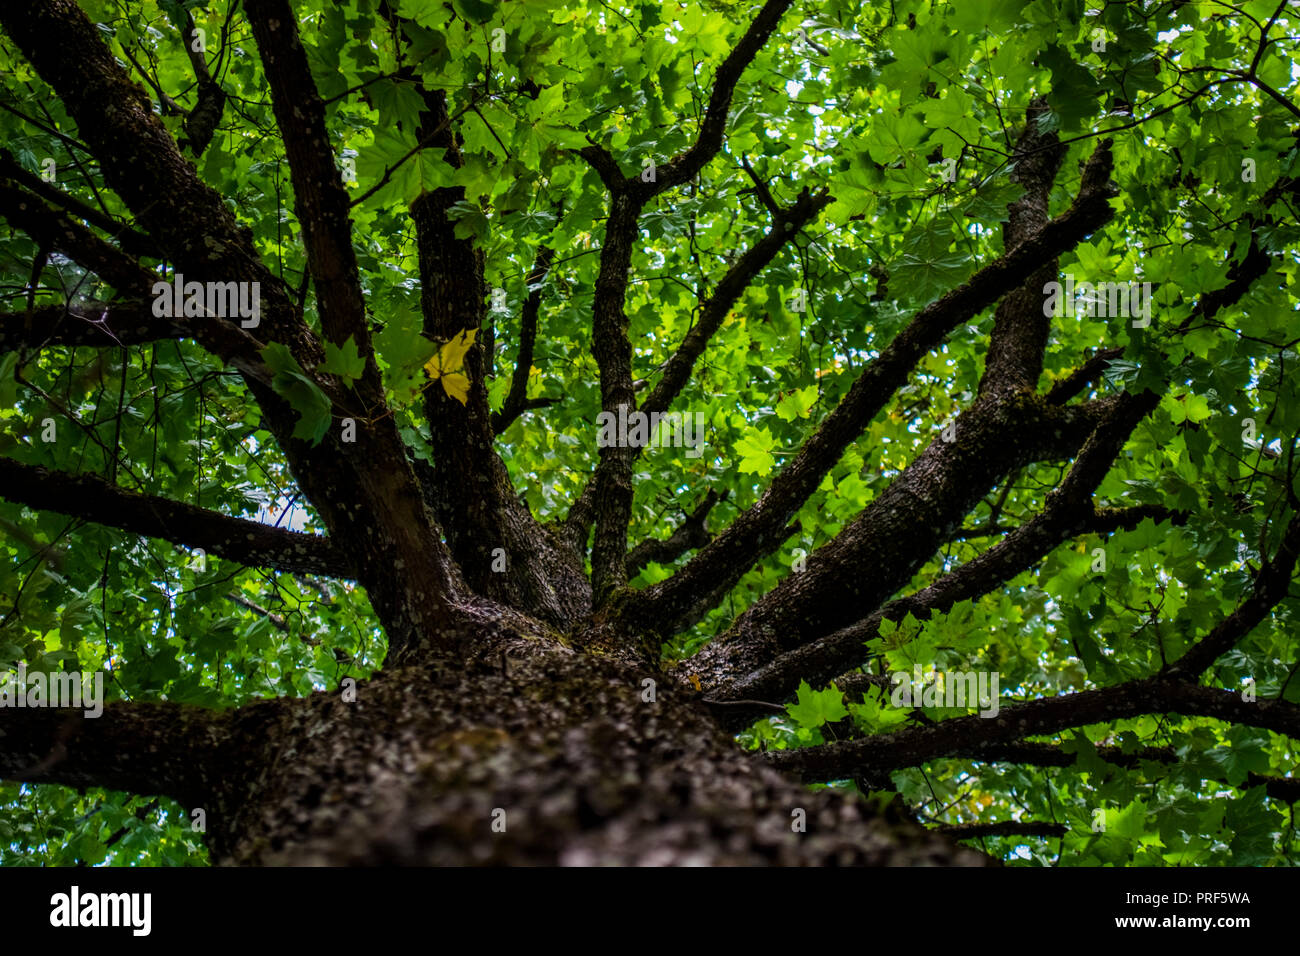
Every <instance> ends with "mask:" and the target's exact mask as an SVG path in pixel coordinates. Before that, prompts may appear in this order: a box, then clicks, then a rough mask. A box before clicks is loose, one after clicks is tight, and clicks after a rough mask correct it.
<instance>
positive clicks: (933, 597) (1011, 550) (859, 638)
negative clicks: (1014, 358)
mask: <svg viewBox="0 0 1300 956" xmlns="http://www.w3.org/2000/svg"><path fill="white" fill-rule="evenodd" d="M1158 403H1159V397H1158V396H1156V395H1154V394H1153V393H1150V392H1147V393H1144V394H1143V395H1142V396H1133V395H1125V396H1122V397H1121V398H1120V399H1118V400H1116V401H1115V403H1114V404H1113V405H1111V406H1110V412H1109V414H1108V415H1107V417H1106V419H1105V420H1104V421H1103V422H1102V424H1100V425H1099V426H1098V427H1097V429H1096V430H1095V431H1094V432H1093V433H1092V434H1091V435H1090V436H1089V437H1088V439H1087V440H1086V441H1085V442H1084V443H1083V447H1082V448H1081V449H1080V451H1079V454H1078V457H1077V458H1076V460H1075V462H1074V465H1073V466H1072V467H1071V469H1070V471H1069V473H1068V474H1067V475H1066V477H1065V478H1064V479H1063V480H1062V482H1061V484H1060V485H1058V486H1057V487H1056V488H1054V489H1052V490H1051V491H1050V492H1048V494H1047V498H1046V501H1045V503H1044V506H1043V510H1042V511H1040V512H1039V513H1038V514H1037V515H1035V516H1034V517H1033V518H1031V519H1030V520H1029V521H1026V522H1025V523H1024V524H1022V525H1021V526H1020V527H1018V528H1016V529H1015V530H1014V531H1012V532H1010V533H1009V534H1008V535H1007V536H1006V537H1005V538H1003V539H1002V540H1001V541H999V542H998V543H997V544H996V545H994V546H993V547H991V548H989V549H988V550H987V551H984V552H981V553H980V554H979V555H977V556H976V557H974V558H973V559H972V560H971V561H969V562H968V563H966V564H964V565H962V566H961V567H960V568H958V569H957V570H955V571H953V572H951V573H949V574H946V575H944V576H943V577H941V578H939V580H937V581H936V582H935V583H934V584H931V585H930V586H929V587H926V588H923V589H921V590H920V591H917V592H916V593H915V594H910V595H907V596H905V597H901V598H897V599H895V600H893V601H890V602H889V603H888V604H886V605H885V606H884V607H883V608H881V609H880V610H878V611H876V612H875V613H873V614H871V615H870V616H869V617H867V618H865V619H864V620H860V621H857V622H855V623H853V624H850V625H848V626H845V627H842V628H840V629H839V630H837V631H834V632H832V633H830V634H827V635H826V636H824V637H820V638H818V639H817V640H814V641H812V642H810V643H805V644H803V645H802V646H797V647H794V648H793V649H791V650H787V651H786V652H785V653H783V654H781V655H780V656H777V657H776V658H775V659H774V660H772V661H770V662H767V663H764V664H763V665H762V666H760V667H758V668H756V669H753V670H746V671H743V672H742V676H741V677H739V679H736V680H734V681H732V682H729V683H728V684H726V685H724V686H723V687H721V688H719V689H718V690H717V691H715V692H714V695H715V696H718V697H722V698H724V699H725V698H731V697H748V698H758V699H761V700H783V699H784V698H785V697H787V696H789V695H790V694H791V693H793V691H794V689H795V687H796V686H797V684H798V682H799V681H800V680H808V681H809V682H813V683H817V682H825V681H829V680H831V679H832V678H833V677H834V676H835V675H836V674H837V673H840V672H841V671H843V670H845V669H846V668H849V667H852V666H854V665H856V664H857V663H859V662H860V661H861V659H862V655H863V646H864V644H865V643H866V642H867V641H870V640H872V639H874V638H875V637H876V636H878V633H879V629H880V623H881V621H883V620H885V619H888V620H891V621H901V620H903V619H904V618H905V617H906V616H907V615H908V614H911V615H913V616H914V617H917V618H919V619H926V618H928V617H930V616H931V615H933V614H942V613H945V612H947V611H948V610H949V609H951V608H952V607H953V605H955V604H957V603H958V602H959V601H964V600H968V599H970V598H974V597H978V596H979V595H981V594H986V593H988V592H989V591H991V590H993V589H994V588H996V587H999V586H1000V585H1002V584H1005V583H1006V582H1007V581H1009V580H1011V578H1013V577H1015V576H1016V575H1017V574H1019V573H1020V572H1021V571H1023V570H1024V569H1025V568H1028V567H1031V566H1033V564H1035V563H1036V562H1037V561H1039V560H1041V559H1042V558H1043V557H1045V556H1046V555H1047V554H1048V553H1049V552H1051V550H1052V549H1053V548H1055V547H1056V546H1057V545H1059V544H1060V543H1061V542H1062V541H1064V540H1066V539H1068V538H1070V537H1072V536H1074V535H1076V534H1079V533H1081V532H1083V531H1085V530H1091V529H1092V528H1093V527H1094V526H1095V525H1096V524H1098V523H1099V522H1100V523H1103V524H1108V523H1111V522H1113V523H1114V524H1115V525H1116V527H1119V526H1121V525H1122V522H1123V521H1134V520H1136V521H1141V520H1142V518H1144V517H1149V516H1150V515H1149V514H1148V513H1147V512H1146V511H1145V510H1143V511H1137V510H1129V509H1122V511H1123V514H1107V513H1105V512H1098V510H1097V509H1096V508H1095V507H1094V506H1093V503H1092V495H1093V492H1094V491H1095V490H1096V489H1097V487H1098V486H1099V485H1100V484H1101V482H1102V480H1103V479H1104V478H1105V476H1106V473H1107V472H1108V471H1109V470H1110V467H1111V464H1112V463H1113V462H1114V460H1115V458H1116V456H1117V455H1118V454H1119V453H1120V450H1121V449H1122V448H1123V447H1124V443H1125V442H1126V441H1127V440H1128V436H1129V435H1130V434H1131V433H1132V431H1133V429H1134V428H1135V427H1136V426H1137V423H1138V422H1139V421H1141V420H1142V418H1143V417H1144V416H1146V415H1147V414H1149V413H1150V411H1151V410H1152V409H1153V408H1154V407H1155V406H1156V405H1157V404H1158ZM804 573H805V574H806V573H807V572H806V571H805V572H804ZM839 680H840V681H845V683H849V681H848V680H846V679H845V678H840V679H839ZM837 684H839V681H837ZM839 686H841V687H843V686H844V684H839ZM728 716H729V721H731V722H733V723H734V724H736V725H741V724H742V722H743V721H744V719H745V717H746V716H748V715H746V714H744V713H743V712H736V713H735V714H732V715H728Z"/></svg>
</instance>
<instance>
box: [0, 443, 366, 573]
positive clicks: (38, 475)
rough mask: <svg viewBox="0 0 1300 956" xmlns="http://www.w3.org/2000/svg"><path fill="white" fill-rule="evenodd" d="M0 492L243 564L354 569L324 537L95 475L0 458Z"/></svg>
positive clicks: (31, 505) (308, 569) (314, 569)
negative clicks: (128, 487)
mask: <svg viewBox="0 0 1300 956" xmlns="http://www.w3.org/2000/svg"><path fill="white" fill-rule="evenodd" d="M0 495H3V496H4V497H5V498H7V499H8V500H9V501H13V502H17V503H19V504H24V505H27V506H28V507H29V508H36V509H40V510H45V511H55V512H58V513H59V514H65V515H71V516H73V517H77V518H85V519H86V520H88V521H94V522H95V523H97V524H103V525H108V526H109V527H112V528H120V529H121V530H123V531H129V532H131V533H133V534H142V535H146V536H148V537H151V538H161V539H163V540H164V541H170V542H172V543H173V544H179V545H183V546H185V547H189V548H202V549H203V550H204V551H206V552H208V553H209V554H214V555H217V556H218V557H222V558H227V559H229V560H231V561H238V562H239V563H240V564H243V565H246V566H248V567H268V568H277V569H279V570H282V571H300V572H306V573H309V574H324V575H330V576H332V577H344V578H350V577H354V576H355V573H356V572H355V569H354V567H353V563H352V558H351V557H350V556H349V555H347V554H344V553H343V552H342V551H340V550H339V549H338V548H337V547H336V546H335V544H334V543H333V542H332V541H330V540H329V539H327V538H323V537H319V536H317V535H311V534H301V533H299V532H297V531H285V530H284V529H282V528H273V527H271V526H270V525H265V524H262V523H260V522H257V521H249V520H247V519H245V518H232V517H230V516H229V515H223V514H218V513H217V512H215V511H209V510H207V509H206V508H197V507H195V506H194V505H187V504H183V503H181V502H179V501H172V500H170V499H168V498H161V497H158V496H156V495H144V494H139V493H138V492H134V491H127V490H125V489H123V488H119V487H117V486H116V485H112V484H110V483H109V482H107V481H105V480H104V479H102V478H99V477H97V476H95V475H70V474H66V473H64V472H59V471H51V470H50V469H48V468H42V467H40V466H37V465H24V464H22V463H21V462H17V461H14V460H13V459H11V458H0Z"/></svg>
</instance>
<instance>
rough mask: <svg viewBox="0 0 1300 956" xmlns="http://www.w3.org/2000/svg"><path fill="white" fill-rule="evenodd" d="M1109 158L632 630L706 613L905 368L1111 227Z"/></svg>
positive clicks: (859, 385) (935, 314)
mask: <svg viewBox="0 0 1300 956" xmlns="http://www.w3.org/2000/svg"><path fill="white" fill-rule="evenodd" d="M1110 166H1111V156H1110V152H1109V150H1108V149H1107V148H1106V147H1105V146H1099V147H1098V149H1097V151H1096V152H1094V153H1093V156H1092V158H1091V159H1090V160H1089V162H1088V167H1087V169H1086V170H1085V174H1084V177H1083V183H1082V186H1081V189H1080V192H1079V194H1078V196H1077V197H1076V198H1075V201H1074V203H1073V204H1072V205H1071V206H1070V208H1069V209H1068V210H1067V211H1066V212H1065V213H1063V214H1062V215H1061V216H1059V217H1057V218H1056V219H1054V220H1052V221H1051V222H1049V223H1048V224H1047V225H1046V226H1044V227H1043V228H1042V229H1041V230H1039V231H1038V232H1037V233H1035V234H1034V236H1033V237H1031V238H1030V239H1027V240H1026V241H1024V242H1022V243H1021V244H1020V245H1018V246H1017V247H1016V248H1015V249H1014V250H1012V251H1011V252H1009V253H1007V254H1005V255H1003V256H1002V257H1000V258H998V259H997V260H995V261H994V262H992V263H990V264H989V265H987V266H985V267H984V268H983V269H981V270H980V271H979V272H977V273H976V274H975V275H974V276H973V277H972V278H971V279H970V280H969V281H968V282H966V283H965V284H964V285H962V286H961V287H960V288H957V289H954V290H953V291H951V292H949V293H948V294H947V295H944V296H943V297H941V298H940V299H938V300H936V301H935V302H932V303H931V304H929V305H928V306H926V307H925V308H924V309H922V310H921V311H920V312H918V313H917V315H916V316H915V317H914V318H913V319H912V321H911V322H910V323H909V324H908V325H907V327H906V328H905V329H904V330H903V331H902V332H900V333H899V334H898V336H897V337H896V338H895V339H894V340H893V341H892V342H891V343H890V344H889V345H888V346H887V347H886V348H885V349H884V350H883V351H882V352H881V354H880V355H879V356H878V357H877V358H876V359H875V360H874V361H873V362H871V364H869V365H868V366H867V367H866V368H865V369H864V370H863V372H862V374H861V375H859V377H858V379H857V381H855V382H854V383H853V385H852V387H851V388H850V389H849V391H848V393H847V394H846V395H845V396H844V398H842V399H841V400H840V402H839V404H838V405H837V406H836V407H835V409H834V410H832V411H831V413H830V414H829V415H827V416H826V418H825V419H824V420H823V421H822V423H821V426H820V427H819V428H818V429H817V431H816V432H815V433H814V434H813V435H812V436H811V437H810V438H809V439H808V440H807V441H806V442H805V443H804V445H803V447H802V448H800V450H799V453H798V455H796V456H795V458H794V460H793V461H791V462H790V464H788V465H787V466H786V467H785V468H784V469H782V470H781V472H780V473H779V474H778V475H777V476H776V478H775V480H773V482H772V484H771V486H770V487H769V488H768V489H767V491H766V492H764V493H763V496H762V497H761V498H760V499H759V500H758V501H757V502H756V503H755V504H754V505H753V507H751V508H750V509H749V510H748V511H746V512H745V513H744V514H742V515H741V516H740V517H738V518H737V519H736V521H735V522H733V524H732V525H731V526H730V527H729V528H727V530H726V531H724V532H723V533H722V534H720V535H719V536H718V537H717V538H715V539H714V540H713V542H712V543H711V544H709V546H708V547H706V548H704V549H703V550H702V551H701V552H700V553H699V554H697V555H696V556H695V557H694V558H693V559H692V560H691V561H690V562H689V563H688V564H687V565H686V567H684V568H683V569H682V570H681V571H679V572H678V573H677V574H675V575H674V576H673V577H671V578H669V579H668V580H667V581H664V582H662V583H660V584H657V585H655V586H653V587H650V588H647V589H645V590H644V591H640V592H637V593H636V594H633V595H631V596H630V598H629V601H628V607H627V613H628V614H629V615H630V616H631V618H632V619H633V620H635V621H637V623H638V624H642V623H643V624H646V625H652V626H656V627H658V626H662V627H663V628H665V629H668V630H671V629H680V628H681V627H683V626H686V625H689V624H690V623H692V622H693V621H695V620H698V619H699V616H700V615H702V614H703V613H705V612H706V611H707V610H708V608H710V607H712V606H713V605H714V604H716V603H717V601H718V600H720V599H721V596H722V595H725V594H726V593H727V591H728V590H730V589H731V587H733V586H734V585H735V583H736V582H737V581H738V580H739V579H740V578H741V577H742V576H743V575H744V574H745V572H746V571H748V570H749V568H750V567H752V566H753V564H754V562H756V561H757V560H759V559H760V558H762V557H763V556H765V555H767V554H770V553H771V552H772V551H773V550H774V549H775V548H776V547H778V546H779V545H780V542H781V541H782V540H783V538H782V537H781V532H783V531H784V530H785V529H786V527H787V526H788V525H789V523H790V521H791V519H792V518H793V517H794V514H795V512H796V511H798V509H799V508H800V507H802V506H803V504H804V502H805V501H806V500H807V499H808V496H809V495H811V494H812V493H813V491H815V490H816V488H817V486H818V485H819V484H820V483H821V480H822V477H823V476H824V475H825V474H826V472H828V471H829V470H830V469H831V468H832V467H833V466H834V465H835V462H837V461H838V460H839V458H840V456H841V455H842V454H843V452H844V450H845V448H847V447H848V446H849V444H850V443H851V442H853V441H854V440H855V439H856V438H857V437H858V435H859V434H861V432H862V430H863V429H864V428H865V427H866V426H867V425H868V424H869V423H870V421H871V419H872V418H874V417H875V416H876V414H877V413H879V412H880V410H881V409H882V408H883V407H884V406H885V404H886V403H887V402H888V401H889V398H890V397H891V396H892V395H893V394H894V392H895V391H896V390H897V389H898V388H899V387H901V386H902V385H903V384H904V383H905V382H906V381H907V377H908V375H909V374H910V372H911V370H912V368H913V367H914V366H915V365H916V363H917V362H918V361H920V359H921V358H922V356H924V355H925V354H926V353H927V352H929V351H930V350H931V349H933V348H935V347H936V346H938V345H939V344H940V343H941V342H942V341H943V339H944V338H945V337H946V336H947V335H948V333H949V332H950V331H952V329H954V328H956V327H957V326H958V325H960V324H961V323H963V322H966V321H968V320H969V319H970V318H971V317H973V316H974V315H976V314H977V313H978V312H980V311H981V310H982V309H984V308H987V307H988V306H989V305H990V304H992V303H993V302H996V301H997V300H998V299H999V298H1000V297H1001V296H1002V295H1004V294H1005V293H1006V292H1008V291H1010V290H1011V289H1013V288H1015V287H1016V286H1017V285H1019V284H1020V283H1021V282H1022V281H1023V280H1024V276H1026V275H1028V274H1031V273H1033V272H1034V271H1035V270H1036V269H1037V268H1038V267H1039V266H1040V265H1042V264H1043V263H1044V262H1049V261H1051V260H1052V259H1053V258H1055V257H1056V256H1057V255H1059V254H1060V253H1061V252H1064V251H1066V250H1068V249H1070V248H1072V247H1073V246H1074V245H1075V244H1076V243H1078V242H1080V241H1081V240H1082V239H1083V238H1084V237H1085V236H1087V235H1089V234H1091V233H1092V232H1093V231H1094V230H1096V229H1097V228H1098V227H1100V226H1101V225H1102V224H1104V223H1105V222H1107V221H1109V219H1110V218H1111V216H1112V215H1113V211H1112V210H1111V208H1110V205H1109V203H1108V202H1107V200H1108V198H1109V197H1110V196H1111V195H1112V194H1113V188H1112V187H1111V186H1110V185H1109V183H1108V177H1109V173H1110Z"/></svg>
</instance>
